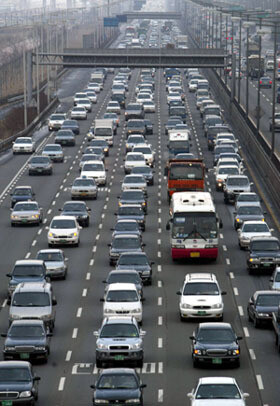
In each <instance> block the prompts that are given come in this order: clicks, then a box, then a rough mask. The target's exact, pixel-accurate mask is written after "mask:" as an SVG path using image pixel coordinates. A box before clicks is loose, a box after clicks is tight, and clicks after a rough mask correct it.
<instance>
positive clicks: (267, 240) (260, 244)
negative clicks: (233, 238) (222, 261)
mask: <svg viewBox="0 0 280 406" xmlns="http://www.w3.org/2000/svg"><path fill="white" fill-rule="evenodd" d="M279 264H280V243H279V240H278V238H276V237H252V238H251V240H250V245H249V256H248V258H247V269H248V271H249V273H251V272H252V271H260V270H265V271H274V269H275V268H276V266H277V265H279Z"/></svg>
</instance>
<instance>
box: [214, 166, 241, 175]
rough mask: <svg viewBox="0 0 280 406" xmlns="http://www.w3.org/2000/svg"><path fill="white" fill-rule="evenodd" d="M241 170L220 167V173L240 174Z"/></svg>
mask: <svg viewBox="0 0 280 406" xmlns="http://www.w3.org/2000/svg"><path fill="white" fill-rule="evenodd" d="M238 174H239V170H238V168H237V167H235V168H221V169H219V172H218V175H238Z"/></svg>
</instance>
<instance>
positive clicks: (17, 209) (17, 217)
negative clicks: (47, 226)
mask: <svg viewBox="0 0 280 406" xmlns="http://www.w3.org/2000/svg"><path fill="white" fill-rule="evenodd" d="M11 211H12V212H11V226H12V227H13V226H16V225H27V224H35V225H37V226H39V225H40V223H42V221H43V209H42V208H41V207H40V206H39V204H38V203H37V202H35V201H31V202H29V201H27V202H17V203H16V204H15V205H14V207H13V208H11Z"/></svg>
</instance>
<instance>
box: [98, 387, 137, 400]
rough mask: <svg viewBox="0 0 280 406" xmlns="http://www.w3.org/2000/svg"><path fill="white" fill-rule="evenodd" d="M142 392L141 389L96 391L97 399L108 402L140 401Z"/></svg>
mask: <svg viewBox="0 0 280 406" xmlns="http://www.w3.org/2000/svg"><path fill="white" fill-rule="evenodd" d="M140 396H141V392H140V390H139V389H96V391H95V393H94V398H95V399H106V400H126V399H139V398H140Z"/></svg>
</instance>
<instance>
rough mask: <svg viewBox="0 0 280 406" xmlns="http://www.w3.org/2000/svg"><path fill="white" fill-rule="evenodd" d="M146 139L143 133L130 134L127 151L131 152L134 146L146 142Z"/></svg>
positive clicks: (126, 144)
mask: <svg viewBox="0 0 280 406" xmlns="http://www.w3.org/2000/svg"><path fill="white" fill-rule="evenodd" d="M145 143H146V140H145V137H144V135H141V134H139V135H138V134H132V135H129V136H128V138H127V140H126V143H125V152H126V153H127V152H131V151H132V150H133V148H134V147H135V146H136V145H138V144H145Z"/></svg>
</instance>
